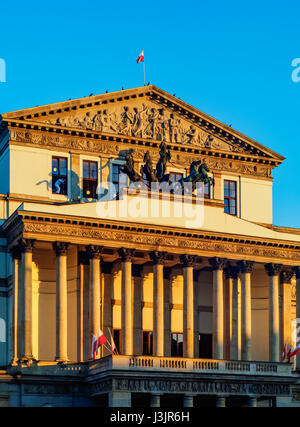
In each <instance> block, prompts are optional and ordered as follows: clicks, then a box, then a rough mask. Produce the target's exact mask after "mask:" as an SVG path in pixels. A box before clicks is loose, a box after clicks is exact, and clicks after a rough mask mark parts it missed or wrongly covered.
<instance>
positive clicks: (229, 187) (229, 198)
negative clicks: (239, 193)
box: [224, 180, 237, 215]
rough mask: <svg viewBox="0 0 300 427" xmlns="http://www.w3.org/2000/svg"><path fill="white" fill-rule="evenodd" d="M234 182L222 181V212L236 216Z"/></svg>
mask: <svg viewBox="0 0 300 427" xmlns="http://www.w3.org/2000/svg"><path fill="white" fill-rule="evenodd" d="M236 201H237V197H236V181H227V180H225V181H224V203H225V208H224V212H225V213H228V214H230V215H236V214H237V206H236Z"/></svg>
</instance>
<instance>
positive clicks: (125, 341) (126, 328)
mask: <svg viewBox="0 0 300 427" xmlns="http://www.w3.org/2000/svg"><path fill="white" fill-rule="evenodd" d="M133 254H134V249H127V248H121V249H119V255H120V256H121V259H122V301H121V345H122V354H124V355H129V356H131V355H132V351H133V322H132V317H133V316H132V276H131V265H132V257H133Z"/></svg>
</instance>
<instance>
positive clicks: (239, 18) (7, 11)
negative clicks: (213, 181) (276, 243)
mask: <svg viewBox="0 0 300 427" xmlns="http://www.w3.org/2000/svg"><path fill="white" fill-rule="evenodd" d="M0 14H1V15H0V22H1V25H0V40H1V44H0V58H3V59H5V61H6V65H7V82H6V83H0V112H6V111H11V110H15V109H19V108H25V107H31V106H36V105H43V104H48V103H51V102H58V101H62V100H67V99H69V98H72V99H74V98H78V97H82V96H88V95H89V94H90V93H92V92H93V93H95V94H97V93H103V92H105V90H108V91H114V90H119V89H121V88H122V87H124V88H131V87H137V86H142V85H143V72H142V65H141V64H139V65H137V64H136V58H137V56H138V54H139V53H140V51H141V50H142V48H144V51H145V64H146V82H148V81H150V82H151V83H153V84H155V85H156V86H158V87H160V88H162V89H164V90H166V91H168V92H170V93H171V94H173V93H176V96H178V97H180V98H181V99H182V100H184V101H186V102H188V103H190V104H192V105H193V106H195V107H197V108H199V109H200V110H202V111H204V112H206V113H208V114H210V115H212V116H213V117H215V118H217V119H219V120H221V121H223V122H224V123H226V124H232V127H233V128H235V129H237V130H239V131H241V132H243V133H245V134H246V135H247V136H249V137H251V138H253V139H256V140H257V141H259V142H260V143H262V144H264V145H266V146H267V147H269V148H271V149H273V150H275V151H277V152H279V153H280V154H282V155H283V156H285V157H286V158H287V159H286V160H285V161H284V163H283V165H281V166H280V167H279V168H277V169H276V170H275V173H274V178H275V181H274V193H273V194H274V224H276V225H283V226H291V227H299V228H300V216H299V210H300V196H299V171H300V169H299V166H298V164H299V113H300V82H299V83H295V82H293V81H292V78H291V74H292V71H293V69H294V68H293V67H292V66H291V63H292V60H293V59H294V58H298V57H300V43H299V15H300V4H299V2H296V1H290V2H287V3H283V2H276V1H257V0H252V1H251V2H247V4H246V3H245V2H240V1H230V0H229V1H226V2H225V1H213V2H207V1H205V2H203V1H201V0H197V1H189V2H182V1H177V0H174V1H172V2H171V1H168V0H167V1H160V2H158V1H152V2H147V3H146V2H138V1H129V2H121V1H119V0H115V1H114V2H102V1H86V2H82V1H77V0H73V1H66V0H64V1H57V0H52V1H51V2H49V1H44V2H40V1H39V2H37V1H30V2H23V1H22V2H21V1H14V2H13V3H11V2H2V3H1V8H0ZM299 76H300V73H299ZM258 209H259V206H258Z"/></svg>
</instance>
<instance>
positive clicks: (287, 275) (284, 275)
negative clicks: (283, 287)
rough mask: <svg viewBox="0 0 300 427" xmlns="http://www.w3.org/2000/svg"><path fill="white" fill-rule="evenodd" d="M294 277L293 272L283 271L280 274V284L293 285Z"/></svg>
mask: <svg viewBox="0 0 300 427" xmlns="http://www.w3.org/2000/svg"><path fill="white" fill-rule="evenodd" d="M293 275H294V272H293V270H282V271H281V272H280V283H289V284H290V283H291V280H292V277H293Z"/></svg>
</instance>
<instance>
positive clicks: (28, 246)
mask: <svg viewBox="0 0 300 427" xmlns="http://www.w3.org/2000/svg"><path fill="white" fill-rule="evenodd" d="M34 245H35V239H21V241H20V250H21V252H22V253H24V252H31V253H32V251H33V248H34Z"/></svg>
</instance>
